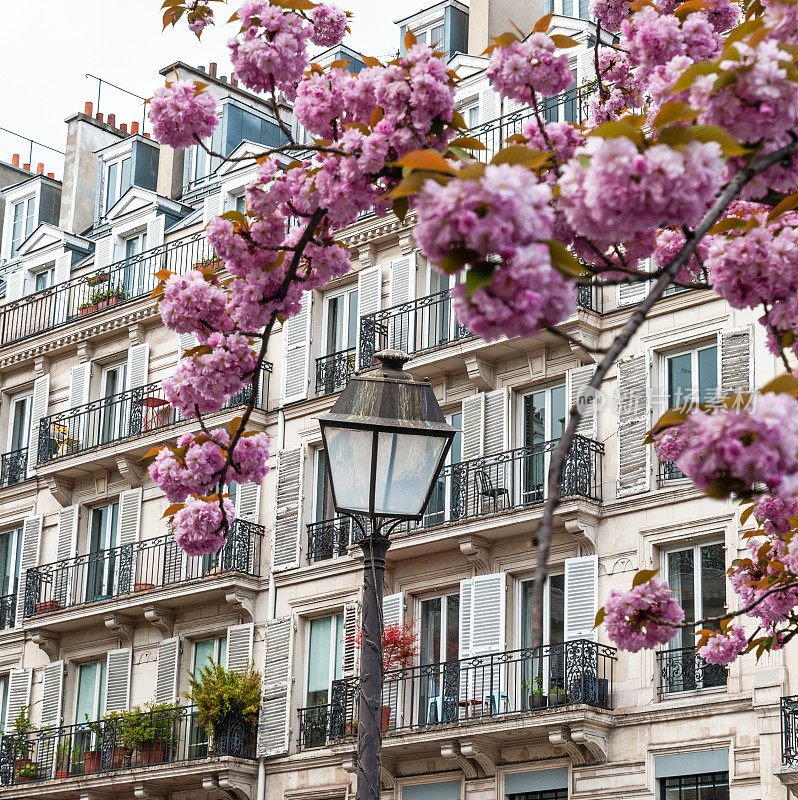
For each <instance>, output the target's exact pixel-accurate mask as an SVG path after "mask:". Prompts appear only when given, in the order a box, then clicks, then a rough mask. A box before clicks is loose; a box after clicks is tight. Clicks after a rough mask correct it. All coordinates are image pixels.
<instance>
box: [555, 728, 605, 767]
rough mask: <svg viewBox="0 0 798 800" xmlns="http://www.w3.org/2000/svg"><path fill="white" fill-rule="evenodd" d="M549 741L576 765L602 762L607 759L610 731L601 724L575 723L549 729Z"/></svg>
mask: <svg viewBox="0 0 798 800" xmlns="http://www.w3.org/2000/svg"><path fill="white" fill-rule="evenodd" d="M549 742H550V743H551V744H552V746H553V747H554V749H555V751H557V750H559V751H561V752H563V753H565V754H566V755H567V756H569V758H570V759H571V761H572V762H573V763H574V764H575V765H576V766H580V765H583V764H600V763H603V762H605V761H606V760H607V755H608V751H609V731H608V730H607V729H606V728H604V727H602V726H600V725H591V724H589V723H584V724H581V725H580V724H573V725H568V726H563V727H561V728H556V729H554V730H551V731H549Z"/></svg>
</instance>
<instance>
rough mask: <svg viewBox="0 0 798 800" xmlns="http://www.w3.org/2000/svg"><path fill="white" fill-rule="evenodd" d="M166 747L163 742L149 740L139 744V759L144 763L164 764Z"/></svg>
mask: <svg viewBox="0 0 798 800" xmlns="http://www.w3.org/2000/svg"><path fill="white" fill-rule="evenodd" d="M165 758H166V747H165V746H164V743H163V742H149V743H147V744H140V745H139V761H140V763H142V764H163V762H164V760H165Z"/></svg>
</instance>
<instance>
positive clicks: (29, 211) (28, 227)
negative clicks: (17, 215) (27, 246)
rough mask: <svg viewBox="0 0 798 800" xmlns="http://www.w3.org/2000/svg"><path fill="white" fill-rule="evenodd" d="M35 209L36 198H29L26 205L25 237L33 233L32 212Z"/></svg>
mask: <svg viewBox="0 0 798 800" xmlns="http://www.w3.org/2000/svg"><path fill="white" fill-rule="evenodd" d="M35 209H36V198H35V197H30V198H28V205H27V209H26V211H27V214H26V219H25V236H29V235H30V234H31V232H32V231H33V221H34V219H35V216H36V215H35V214H34V211H35Z"/></svg>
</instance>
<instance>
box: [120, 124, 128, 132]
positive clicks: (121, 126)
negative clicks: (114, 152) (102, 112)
mask: <svg viewBox="0 0 798 800" xmlns="http://www.w3.org/2000/svg"><path fill="white" fill-rule="evenodd" d="M119 130H120V131H122V133H127V122H122V123H120V124H119Z"/></svg>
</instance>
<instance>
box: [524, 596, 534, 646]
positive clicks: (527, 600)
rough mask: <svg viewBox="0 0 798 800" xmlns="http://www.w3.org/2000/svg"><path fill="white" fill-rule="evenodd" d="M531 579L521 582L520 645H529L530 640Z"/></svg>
mask: <svg viewBox="0 0 798 800" xmlns="http://www.w3.org/2000/svg"><path fill="white" fill-rule="evenodd" d="M533 586H534V584H533V582H532V581H524V582H523V583H522V584H521V647H529V646H530V645H531V642H532V590H533Z"/></svg>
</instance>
